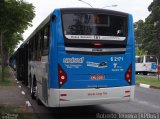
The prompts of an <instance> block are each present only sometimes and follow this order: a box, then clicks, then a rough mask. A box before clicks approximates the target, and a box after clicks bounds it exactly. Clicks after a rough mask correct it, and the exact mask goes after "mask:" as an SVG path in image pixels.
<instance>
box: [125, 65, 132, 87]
mask: <svg viewBox="0 0 160 119" xmlns="http://www.w3.org/2000/svg"><path fill="white" fill-rule="evenodd" d="M125 79H126V81H127V82H128V83H129V84H130V85H131V83H132V65H130V66H129V68H128V69H127V71H126V73H125Z"/></svg>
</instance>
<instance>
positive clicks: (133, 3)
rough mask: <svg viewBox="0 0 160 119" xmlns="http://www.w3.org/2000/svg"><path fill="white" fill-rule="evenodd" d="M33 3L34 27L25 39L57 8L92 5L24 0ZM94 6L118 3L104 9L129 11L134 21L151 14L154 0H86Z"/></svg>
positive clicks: (65, 0)
mask: <svg viewBox="0 0 160 119" xmlns="http://www.w3.org/2000/svg"><path fill="white" fill-rule="evenodd" d="M24 1H26V2H29V3H33V5H34V6H35V14H36V16H35V18H34V19H33V21H32V25H33V26H32V27H29V28H28V29H27V30H26V31H25V32H24V34H23V38H24V40H25V39H26V38H27V37H28V36H29V35H30V34H31V33H32V32H33V31H34V29H36V27H37V26H38V25H39V24H40V23H41V22H42V21H43V20H44V19H45V18H46V17H47V16H48V15H49V14H50V13H51V12H52V11H53V10H54V9H55V8H67V7H90V6H89V5H87V4H85V3H83V2H81V1H78V0H24ZM84 1H85V2H87V3H89V4H90V5H92V6H93V7H94V8H102V7H105V6H111V5H118V6H117V7H105V8H104V9H110V10H116V11H121V12H127V13H130V14H132V15H133V19H134V22H136V21H138V20H140V19H142V20H145V18H146V17H147V16H148V15H149V12H148V6H149V5H150V4H151V2H152V1H153V0H84Z"/></svg>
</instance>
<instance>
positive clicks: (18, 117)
mask: <svg viewBox="0 0 160 119" xmlns="http://www.w3.org/2000/svg"><path fill="white" fill-rule="evenodd" d="M0 114H1V116H2V117H0V118H4V119H6V118H5V117H8V119H9V118H11V117H12V118H14V117H15V118H14V119H36V118H35V115H34V114H33V112H32V111H31V110H29V109H28V107H24V106H9V105H0Z"/></svg>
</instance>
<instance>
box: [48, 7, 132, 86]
mask: <svg viewBox="0 0 160 119" xmlns="http://www.w3.org/2000/svg"><path fill="white" fill-rule="evenodd" d="M53 14H54V15H55V16H56V19H55V20H54V21H51V22H50V24H51V28H50V30H51V31H50V38H51V41H50V49H49V52H50V55H49V80H48V88H59V85H58V64H60V66H61V67H62V68H63V70H64V71H65V72H66V74H67V82H66V83H65V84H64V85H63V86H62V87H61V88H64V89H67V88H69V89H71V88H75V89H76V88H92V87H120V86H129V83H128V82H127V81H126V80H125V72H126V71H127V69H128V67H129V66H130V65H131V64H132V85H135V47H134V44H135V41H134V32H133V18H132V16H131V15H128V36H127V46H126V53H125V54H118V55H103V56H92V55H79V54H67V53H66V51H65V47H64V37H63V30H62V20H61V11H60V9H56V10H55V11H54V12H53V13H52V15H53ZM112 57H121V58H123V61H120V62H117V61H111V58H112ZM65 58H79V59H83V61H82V62H79V63H65V62H64V60H65ZM89 62H92V63H93V64H95V66H88V65H89ZM101 62H105V63H106V67H103V68H99V67H96V64H98V63H101ZM114 66H117V67H118V68H117V67H116V68H115V67H114ZM91 74H103V75H105V79H104V80H91V79H90V75H91Z"/></svg>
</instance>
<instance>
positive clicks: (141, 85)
mask: <svg viewBox="0 0 160 119" xmlns="http://www.w3.org/2000/svg"><path fill="white" fill-rule="evenodd" d="M136 85H138V86H139V87H142V88H153V89H160V87H156V86H151V85H148V84H142V83H140V84H136Z"/></svg>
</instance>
